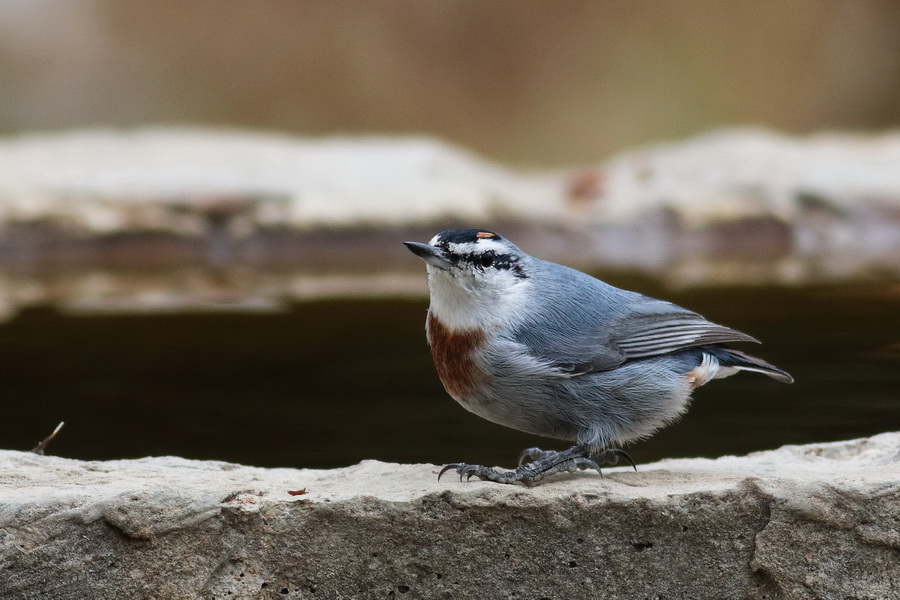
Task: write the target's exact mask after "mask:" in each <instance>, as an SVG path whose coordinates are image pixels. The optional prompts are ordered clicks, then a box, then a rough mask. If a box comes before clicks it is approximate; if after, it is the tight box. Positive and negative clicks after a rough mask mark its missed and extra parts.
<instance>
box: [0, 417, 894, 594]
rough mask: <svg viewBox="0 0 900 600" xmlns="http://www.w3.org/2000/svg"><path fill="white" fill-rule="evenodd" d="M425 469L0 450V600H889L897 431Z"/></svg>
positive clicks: (372, 463) (372, 464)
mask: <svg viewBox="0 0 900 600" xmlns="http://www.w3.org/2000/svg"><path fill="white" fill-rule="evenodd" d="M436 470H437V468H436V467H435V466H433V465H394V464H386V463H381V462H376V461H365V462H363V463H361V464H359V465H356V466H353V467H349V468H345V469H337V470H331V471H317V470H294V469H260V468H253V467H246V466H240V465H234V464H227V463H219V462H200V461H190V460H185V459H181V458H172V457H161V458H145V459H140V460H123V461H111V462H84V461H77V460H70V459H64V458H56V457H42V456H37V455H34V454H30V453H22V452H12V451H3V452H0V597H2V598H4V599H13V598H34V599H38V598H39V599H41V600H53V599H58V598H129V599H131V598H186V599H187V598H190V599H195V598H202V599H211V598H394V599H397V598H606V599H616V598H623V599H624V598H628V599H632V598H666V599H676V598H685V599H687V598H690V599H698V598H716V599H730V598H735V599H763V598H768V599H776V598H798V599H799V598H804V599H805V598H872V599H887V598H898V597H900V534H898V532H900V433H886V434H882V435H878V436H874V437H872V438H869V439H861V440H853V441H849V442H840V443H829V444H815V445H809V446H796V447H794V446H789V447H784V448H781V449H779V450H775V451H769V452H759V453H755V454H751V455H749V456H744V457H722V458H719V459H717V460H707V459H683V460H669V461H662V462H659V463H654V464H649V465H641V466H640V467H639V471H638V472H637V473H634V472H630V471H628V470H626V469H618V468H617V469H610V470H609V471H608V474H607V477H605V478H602V479H601V478H600V477H599V476H597V475H596V474H588V473H580V474H575V475H568V476H561V477H557V478H555V479H553V480H550V481H548V482H546V483H545V484H543V485H540V486H537V487H533V488H525V487H518V486H498V485H494V484H489V483H483V482H477V481H472V482H470V483H461V482H459V481H457V480H455V479H453V478H446V479H444V480H443V481H441V482H438V481H437V480H436V477H435V473H436ZM291 491H293V492H295V493H297V492H303V493H297V494H296V495H291V494H290V493H289V492H291Z"/></svg>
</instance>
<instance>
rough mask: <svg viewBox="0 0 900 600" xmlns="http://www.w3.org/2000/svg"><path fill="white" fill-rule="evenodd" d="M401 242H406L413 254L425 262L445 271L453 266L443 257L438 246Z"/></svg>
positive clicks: (442, 252)
mask: <svg viewBox="0 0 900 600" xmlns="http://www.w3.org/2000/svg"><path fill="white" fill-rule="evenodd" d="M403 243H404V244H406V247H407V248H409V250H410V251H411V252H412V253H413V254H415V255H416V256H418V257H419V258H421V259H422V260H424V261H425V262H427V263H428V264H429V265H432V266H435V267H437V268H438V269H443V270H445V271H446V270H448V269H449V268H450V267H452V266H453V263H452V262H450V260H448V259H447V258H446V257H445V255H444V251H443V250H441V249H440V248H435V247H434V246H429V245H428V244H420V243H419V242H403Z"/></svg>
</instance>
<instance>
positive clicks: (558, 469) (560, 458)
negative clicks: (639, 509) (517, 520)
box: [438, 445, 634, 485]
mask: <svg viewBox="0 0 900 600" xmlns="http://www.w3.org/2000/svg"><path fill="white" fill-rule="evenodd" d="M620 456H624V457H626V458H627V459H628V461H629V462H630V463H631V464H632V466H634V461H632V460H631V457H630V456H628V454H627V453H625V451H624V450H619V449H618V448H615V449H609V450H604V451H602V452H600V453H599V454H597V455H596V457H594V456H592V455H591V452H590V450H589V449H588V447H586V446H582V445H578V446H572V447H571V448H569V449H568V450H562V451H560V452H555V451H552V450H541V449H539V448H528V449H527V450H525V451H524V452H522V454H521V456H520V460H521V459H529V460H530V462H526V463H525V464H520V465H519V467H518V468H516V469H514V470H501V469H495V468H493V467H485V466H483V465H470V464H466V463H453V464H450V465H447V466H446V467H444V468H443V469H441V472H440V474H439V475H438V479H440V477H441V475H443V474H444V473H446V472H447V471H450V470H455V471H456V472H457V473H458V474H459V479H460V481H461V480H462V479H463V477H465V478H466V479H467V480H468V479H471V478H472V477H478V478H479V479H483V480H485V481H494V482H496V483H523V484H525V485H531V484H533V483H537V482H538V481H540V480H541V479H543V478H545V477H548V476H550V475H555V474H556V473H571V472H573V471H578V470H583V469H588V468H592V469H594V470H596V471H597V472H598V473H600V475H601V476H602V475H603V472H602V471H601V470H600V462H602V461H604V460H609V459H612V464H615V463H616V462H618V458H619V457H620ZM598 461H599V462H598Z"/></svg>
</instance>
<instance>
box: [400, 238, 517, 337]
mask: <svg viewBox="0 0 900 600" xmlns="http://www.w3.org/2000/svg"><path fill="white" fill-rule="evenodd" d="M404 244H406V247H407V248H409V249H410V250H411V251H412V252H413V254H415V255H416V256H418V257H419V258H421V259H422V260H424V261H425V263H426V265H427V270H428V287H429V289H430V291H431V303H432V311H433V312H435V314H436V315H437V316H438V317H439V318H441V320H442V321H444V322H445V323H446V322H447V321H448V320H450V321H452V322H451V323H448V324H449V325H450V326H454V324H456V325H460V326H463V325H464V324H470V323H480V324H484V323H485V322H488V321H496V320H497V319H501V320H505V319H506V318H507V317H508V316H509V315H507V314H506V313H507V312H508V311H510V310H514V309H515V300H516V299H517V298H518V297H519V296H520V295H521V292H523V291H525V290H526V289H527V288H528V287H529V285H530V266H531V265H530V262H529V259H530V257H529V256H528V255H527V254H525V253H524V252H522V251H521V250H519V248H518V247H517V246H516V245H515V244H513V243H512V242H510V241H509V240H507V239H505V238H503V237H501V236H500V235H498V234H496V233H494V232H492V231H486V230H484V229H450V230H447V231H442V232H441V233H439V234H437V235H436V236H434V237H433V238H431V241H429V242H428V243H427V244H422V243H419V242H404ZM454 322H455V323H454Z"/></svg>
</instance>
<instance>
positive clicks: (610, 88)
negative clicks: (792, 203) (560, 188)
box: [0, 0, 900, 167]
mask: <svg viewBox="0 0 900 600" xmlns="http://www.w3.org/2000/svg"><path fill="white" fill-rule="evenodd" d="M898 31H900V5H898V4H897V3H896V2H894V1H892V0H833V1H827V0H798V1H796V2H791V3H788V4H785V3H783V2H775V1H764V2H752V3H747V2H737V1H726V2H720V1H717V0H701V1H697V2H666V3H628V2H591V1H573V2H568V3H566V5H565V6H560V5H559V4H557V3H554V2H531V3H528V4H527V5H525V6H523V5H522V4H521V3H519V2H515V1H513V0H508V1H503V0H501V1H491V2H466V1H457V0H449V1H446V2H415V1H411V0H400V1H381V0H376V1H373V2H362V3H360V2H345V1H338V2H324V1H321V0H313V1H309V0H300V1H296V2H293V1H265V2H253V3H247V2H240V1H237V0H222V1H221V2H217V3H215V4H212V3H209V2H177V1H175V0H163V1H153V2H150V1H143V0H138V1H135V2H125V3H122V2H104V1H102V0H0V89H2V90H3V94H2V97H3V100H2V103H0V131H2V132H3V133H7V134H9V133H18V132H23V131H31V130H47V129H59V128H72V127H86V126H104V127H106V126H118V127H133V126H137V125H145V124H154V125H158V124H187V125H198V124H199V125H214V126H225V127H241V128H259V129H266V130H275V131H279V132H288V133H293V134H299V135H323V134H334V133H353V134H358V133H364V132H389V133H398V134H404V133H413V134H421V133H426V134H428V135H433V136H437V137H439V138H442V139H444V140H447V141H450V142H453V143H457V144H460V145H462V146H464V147H467V148H470V149H473V150H475V151H476V152H478V153H480V154H482V155H484V156H487V157H490V158H492V159H495V160H498V161H501V162H503V163H506V164H512V165H527V166H538V167H548V166H572V165H575V164H580V163H593V162H596V161H599V160H601V159H605V158H608V157H609V156H611V155H613V154H614V153H617V152H620V151H622V150H624V149H627V148H632V147H635V146H639V145H643V144H647V143H650V142H656V141H659V140H669V139H679V138H683V137H686V136H688V135H692V134H696V133H698V132H702V131H706V130H709V129H713V128H717V127H721V126H734V125H742V124H753V125H763V126H767V127H773V128H776V129H779V130H782V131H785V132H789V133H806V132H813V131H818V130H822V129H847V128H851V129H860V130H875V129H882V128H886V127H894V126H896V125H897V124H898V123H900V35H897V33H898Z"/></svg>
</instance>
